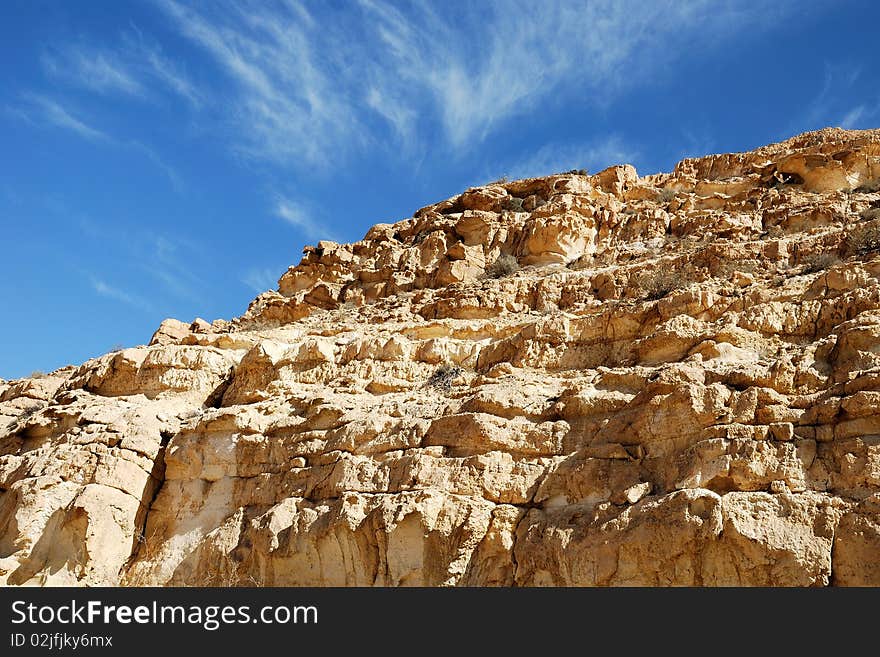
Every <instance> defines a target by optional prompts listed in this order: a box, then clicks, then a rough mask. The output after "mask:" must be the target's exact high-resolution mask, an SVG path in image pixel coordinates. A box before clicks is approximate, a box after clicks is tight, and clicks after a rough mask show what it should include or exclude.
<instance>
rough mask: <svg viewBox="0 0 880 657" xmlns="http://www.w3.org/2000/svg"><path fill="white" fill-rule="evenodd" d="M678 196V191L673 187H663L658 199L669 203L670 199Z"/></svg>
mask: <svg viewBox="0 0 880 657" xmlns="http://www.w3.org/2000/svg"><path fill="white" fill-rule="evenodd" d="M676 196H678V192H677V191H676V190H674V189H668V188H665V187H664V188H663V189H661V190H660V200H661V201H663V202H664V203H669V201H671V200H672V199H674V198H675V197H676Z"/></svg>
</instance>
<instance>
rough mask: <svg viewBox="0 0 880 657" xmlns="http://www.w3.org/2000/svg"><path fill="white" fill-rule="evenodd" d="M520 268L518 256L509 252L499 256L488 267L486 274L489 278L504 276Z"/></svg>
mask: <svg viewBox="0 0 880 657" xmlns="http://www.w3.org/2000/svg"><path fill="white" fill-rule="evenodd" d="M518 269H519V262H517V260H516V258H514V257H513V256H512V255H510V254H507V253H502V254H501V255H500V256H498V258H497V259H496V260H495V262H493V263H492V264H491V265H489V266H488V267H487V268H486V276H488V277H489V278H503V277H505V276H509V275H510V274H512V273H513V272H515V271H517V270H518Z"/></svg>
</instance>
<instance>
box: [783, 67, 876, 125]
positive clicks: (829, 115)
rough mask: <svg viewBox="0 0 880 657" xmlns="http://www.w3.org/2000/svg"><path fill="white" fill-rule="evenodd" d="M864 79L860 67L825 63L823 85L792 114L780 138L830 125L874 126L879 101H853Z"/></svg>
mask: <svg viewBox="0 0 880 657" xmlns="http://www.w3.org/2000/svg"><path fill="white" fill-rule="evenodd" d="M861 78H862V68H861V66H858V65H851V64H831V63H828V62H826V63H825V69H824V72H823V76H822V86H821V87H820V88H819V90H818V91H817V92H816V93H815V94H814V95H813V97H812V98H811V99H810V100H809V101H808V102H807V103H805V105H804V109H803V110H802V111H801V112H800V113H799V114H796V115H795V116H794V117H792V119H791V120H790V121H789V123H788V125H787V126H786V130H785V132H780V133H779V135H778V138H779V139H786V138H788V137H790V136H791V135H794V134H798V133H801V132H804V131H807V130H818V129H820V128H825V127H828V126H837V127H841V128H847V129H858V128H867V127H872V126H871V125H870V124H871V123H876V119H877V116H878V114H880V101H875V103H873V104H872V103H870V102H863V103H858V104H856V105H852V104H851V99H852V97H853V90H854V89H858V88H859V86H860V84H861V83H860V80H861ZM859 96H862V94H859Z"/></svg>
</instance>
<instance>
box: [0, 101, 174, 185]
mask: <svg viewBox="0 0 880 657" xmlns="http://www.w3.org/2000/svg"><path fill="white" fill-rule="evenodd" d="M21 98H22V101H23V103H22V104H20V105H18V106H15V107H11V108H8V111H9V112H10V113H11V114H12V115H13V116H16V117H18V118H20V119H21V120H24V121H26V122H28V123H30V124H32V125H39V124H49V125H52V126H54V127H56V128H62V129H64V130H69V131H71V132H73V133H75V134H77V135H79V136H80V137H83V138H84V139H88V140H90V141H96V142H102V143H105V144H109V145H111V146H115V147H118V148H127V149H130V150H133V151H136V152H138V153H140V154H141V155H143V156H144V157H146V158H147V159H148V160H150V162H152V163H153V164H154V165H155V166H156V167H157V168H158V169H160V170H161V171H162V172H163V173H164V174H165V175H166V176H167V177H168V180H169V181H170V182H171V185H172V186H173V187H174V188H175V189H176V190H177V191H181V189H183V182H182V180H181V178H180V176H179V175H178V173H177V171H176V170H175V169H174V167H172V166H171V165H169V164H168V163H167V162H165V160H163V159H162V157H161V156H160V155H159V154H158V153H157V152H156V151H155V150H154V149H153V148H151V147H150V146H147V145H146V144H144V143H143V142H141V141H138V140H136V139H128V140H120V139H117V138H115V137H113V136H112V135H110V134H108V133H107V132H105V131H103V130H99V129H98V128H95V127H94V126H93V125H92V123H87V122H86V120H85V119H83V118H81V117H80V116H79V115H76V114H74V111H73V110H71V109H69V108H67V107H65V106H63V105H62V104H61V103H60V102H59V101H57V100H55V99H52V98H49V97H47V96H43V95H40V94H33V93H27V94H23V95H22V97H21Z"/></svg>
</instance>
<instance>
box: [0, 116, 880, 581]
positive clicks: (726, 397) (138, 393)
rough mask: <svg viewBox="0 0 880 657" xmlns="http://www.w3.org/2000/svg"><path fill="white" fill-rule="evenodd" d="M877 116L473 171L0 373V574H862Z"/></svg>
mask: <svg viewBox="0 0 880 657" xmlns="http://www.w3.org/2000/svg"><path fill="white" fill-rule="evenodd" d="M878 254H880V131H863V132H848V131H843V130H836V129H828V130H823V131H819V132H814V133H808V134H805V135H801V136H798V137H795V138H793V139H790V140H788V141H786V142H782V143H779V144H773V145H770V146H766V147H764V148H760V149H758V150H755V151H752V152H746V153H734V154H725V155H713V156H708V157H703V158H696V159H690V160H685V161H683V162H681V163H679V164H678V165H677V166H676V167H675V169H674V171H673V172H671V173H664V174H657V175H650V176H644V177H639V176H638V174H637V172H636V171H635V169H633V168H632V167H631V166H616V167H612V168H610V169H607V170H605V171H602V172H600V173H598V174H596V175H592V176H590V175H580V174H578V173H570V174H561V175H552V176H547V177H544V178H534V179H528V180H518V181H513V182H498V183H493V184H490V185H486V186H482V187H477V188H473V189H469V190H467V191H465V192H464V193H462V194H460V195H458V196H456V197H454V198H451V199H448V200H445V201H443V202H441V203H437V204H435V205H432V206H429V207H426V208H422V209H421V210H418V211H417V212H415V213H414V215H413V216H412V217H411V218H409V219H406V220H404V221H400V222H398V223H395V224H379V225H377V226H374V227H373V228H372V229H370V231H369V232H368V233H367V235H366V236H365V237H364V239H363V240H361V241H359V242H356V243H354V244H336V243H332V242H319V243H318V244H317V245H315V246H311V247H307V248H306V249H305V257H304V258H303V260H302V262H300V264H299V265H297V266H295V267H291V268H290V269H289V270H288V271H287V272H286V273H285V274H284V275H283V276H282V277H281V279H280V281H279V287H278V290H277V291H269V292H266V293H264V294H262V295H260V296H259V297H257V299H255V300H254V301H253V303H252V304H251V305H250V307H249V308H248V310H247V312H246V313H245V314H244V315H242V316H241V317H239V318H237V319H234V320H232V321H229V322H226V321H216V322H213V323H210V324H209V323H207V322H205V321H202V320H196V321H195V322H193V323H192V324H185V323H181V322H178V321H175V320H167V321H166V322H163V324H162V325H161V326H160V327H159V329H158V330H157V331H156V333H155V335H154V336H153V338H152V340H151V342H150V344H149V345H147V346H141V347H136V348H131V349H123V350H121V351H117V352H114V353H110V354H107V355H105V356H102V357H100V358H96V359H94V360H91V361H88V362H86V363H84V364H83V365H81V366H79V367H67V368H64V369H61V370H58V371H56V372H52V373H51V374H49V375H46V376H43V377H36V378H27V379H19V380H13V381H2V380H0V581H2V582H3V583H6V584H10V585H16V584H47V585H55V584H81V585H221V586H226V585H333V586H337V585H338V586H351V585H357V586H361V585H381V586H386V585H387V586H398V585H428V586H450V585H478V586H483V585H493V586H495V585H498V586H512V585H517V586H535V585H540V586H545V585H550V586H558V585H578V586H580V585H707V586H708V585H712V586H714V585H783V586H824V585H880V257H878Z"/></svg>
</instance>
